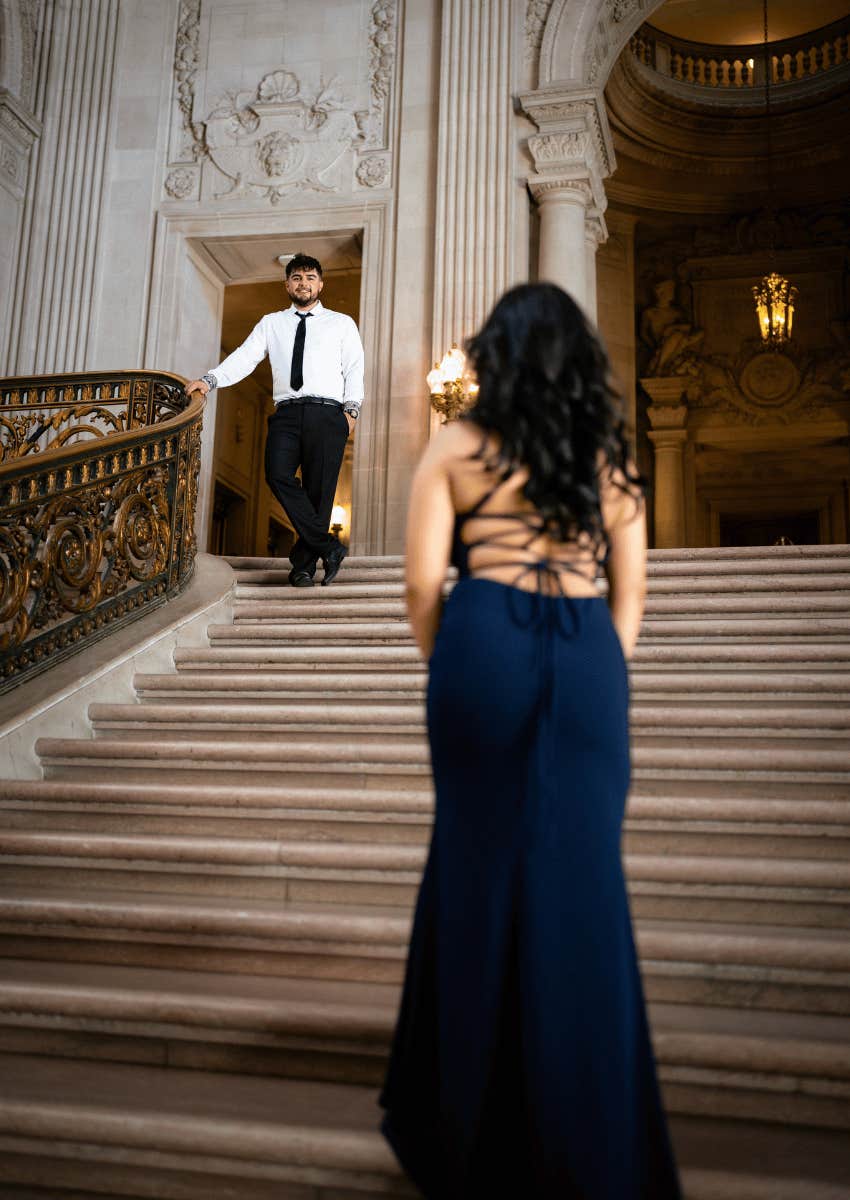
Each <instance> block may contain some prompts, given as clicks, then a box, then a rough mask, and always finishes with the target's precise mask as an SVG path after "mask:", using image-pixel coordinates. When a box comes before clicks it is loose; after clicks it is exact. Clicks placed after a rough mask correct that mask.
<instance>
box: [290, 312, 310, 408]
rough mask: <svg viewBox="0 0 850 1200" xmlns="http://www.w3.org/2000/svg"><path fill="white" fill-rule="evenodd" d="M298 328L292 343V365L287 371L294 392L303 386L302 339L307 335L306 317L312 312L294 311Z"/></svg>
mask: <svg viewBox="0 0 850 1200" xmlns="http://www.w3.org/2000/svg"><path fill="white" fill-rule="evenodd" d="M295 315H296V316H297V318H298V328H297V329H296V330H295V341H294V342H293V345H292V367H291V369H290V372H289V386H290V387H291V388H292V390H293V391H295V392H300V391H301V389H302V387H303V386H304V339H305V338H306V336H307V318H308V317H310V316H312V315H313V314H312V313H296V314H295Z"/></svg>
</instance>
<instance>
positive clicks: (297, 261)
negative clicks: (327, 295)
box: [286, 254, 322, 279]
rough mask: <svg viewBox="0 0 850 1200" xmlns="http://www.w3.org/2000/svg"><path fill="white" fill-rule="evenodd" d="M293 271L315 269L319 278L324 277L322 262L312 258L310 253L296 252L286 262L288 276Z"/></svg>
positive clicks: (287, 276)
mask: <svg viewBox="0 0 850 1200" xmlns="http://www.w3.org/2000/svg"><path fill="white" fill-rule="evenodd" d="M293 271H315V272H316V274H317V275H318V276H319V278H320V279H321V278H322V264H321V263H320V262H319V260H318V259H317V258H312V257H311V256H310V255H309V254H295V255H293V257H292V258H290V260H289V262H288V263H287V264H286V278H287V279H288V278H289V276H290V275H291V274H292V272H293Z"/></svg>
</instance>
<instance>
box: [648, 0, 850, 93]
mask: <svg viewBox="0 0 850 1200" xmlns="http://www.w3.org/2000/svg"><path fill="white" fill-rule="evenodd" d="M629 50H630V51H631V54H632V56H633V57H634V58H635V59H636V60H637V61H638V62H639V63H641V64H643V66H645V67H648V68H649V69H650V70H653V71H655V72H656V73H657V74H658V75H660V76H663V77H665V78H667V79H673V80H676V81H677V82H679V83H683V84H691V85H692V86H694V87H700V88H713V89H738V90H740V91H747V90H748V89H759V90H761V89H763V88H764V83H765V79H764V74H765V55H764V44H763V43H761V42H759V43H756V44H754V45H752V46H710V45H705V44H703V43H700V42H688V41H684V40H683V39H681V38H674V37H672V36H670V35H669V34H666V33H662V32H661V31H660V30H658V29H655V28H654V27H653V26H652V25H649V24H645V25H642V26H641V27H640V29H638V31H637V33H635V34H634V35H633V37H632V38H631V41H630V42H629ZM770 56H771V78H770V82H771V86H773V85H776V86H782V85H788V84H792V83H798V82H800V81H802V80H804V79H810V78H812V77H814V76H823V75H825V74H826V73H827V72H831V71H834V70H835V69H837V68H839V67H845V68H846V67H847V64H848V62H849V61H850V16H847V17H844V18H842V20H840V21H835V22H833V24H831V25H825V26H823V27H822V28H821V29H815V30H810V31H809V32H808V33H801V34H799V35H798V36H797V37H793V38H786V39H785V40H784V41H779V42H771V43H770Z"/></svg>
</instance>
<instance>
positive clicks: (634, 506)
mask: <svg viewBox="0 0 850 1200" xmlns="http://www.w3.org/2000/svg"><path fill="white" fill-rule="evenodd" d="M606 510H607V512H606ZM602 511H603V519H605V527H606V529H607V530H608V538H609V554H608V562H607V565H606V568H605V573H606V575H607V576H608V606H609V608H610V609H611V620H612V621H613V622H614V628H615V629H616V630H617V634H618V635H619V638H620V641H621V643H622V646H623V654H624V655H625V656H626V658H627V659H629V658H631V657H632V654H633V653H634V649H635V643H636V642H637V639H638V633H639V631H640V623H641V620H642V619H643V605H644V600H645V599H646V504H645V502H644V500H643V498H642V497H638V498H633V497H632V496H630V495H628V494H627V493H624V492H622V491H621V490H620V489H619V488H617V487H616V485H615V484H613V483H611V484H609V485H608V487H607V488H605V490H604V494H603V505H602Z"/></svg>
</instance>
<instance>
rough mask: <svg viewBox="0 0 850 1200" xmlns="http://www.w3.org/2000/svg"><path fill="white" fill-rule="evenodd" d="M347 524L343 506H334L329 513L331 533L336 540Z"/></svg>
mask: <svg viewBox="0 0 850 1200" xmlns="http://www.w3.org/2000/svg"><path fill="white" fill-rule="evenodd" d="M347 524H348V510H347V508H346V507H345V505H344V504H335V505H334V506H333V512H332V513H331V533H332V534H333V535H334V537H335V538H338V537H339V536H340V534H341V533H342V530H343V526H345V525H347Z"/></svg>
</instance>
